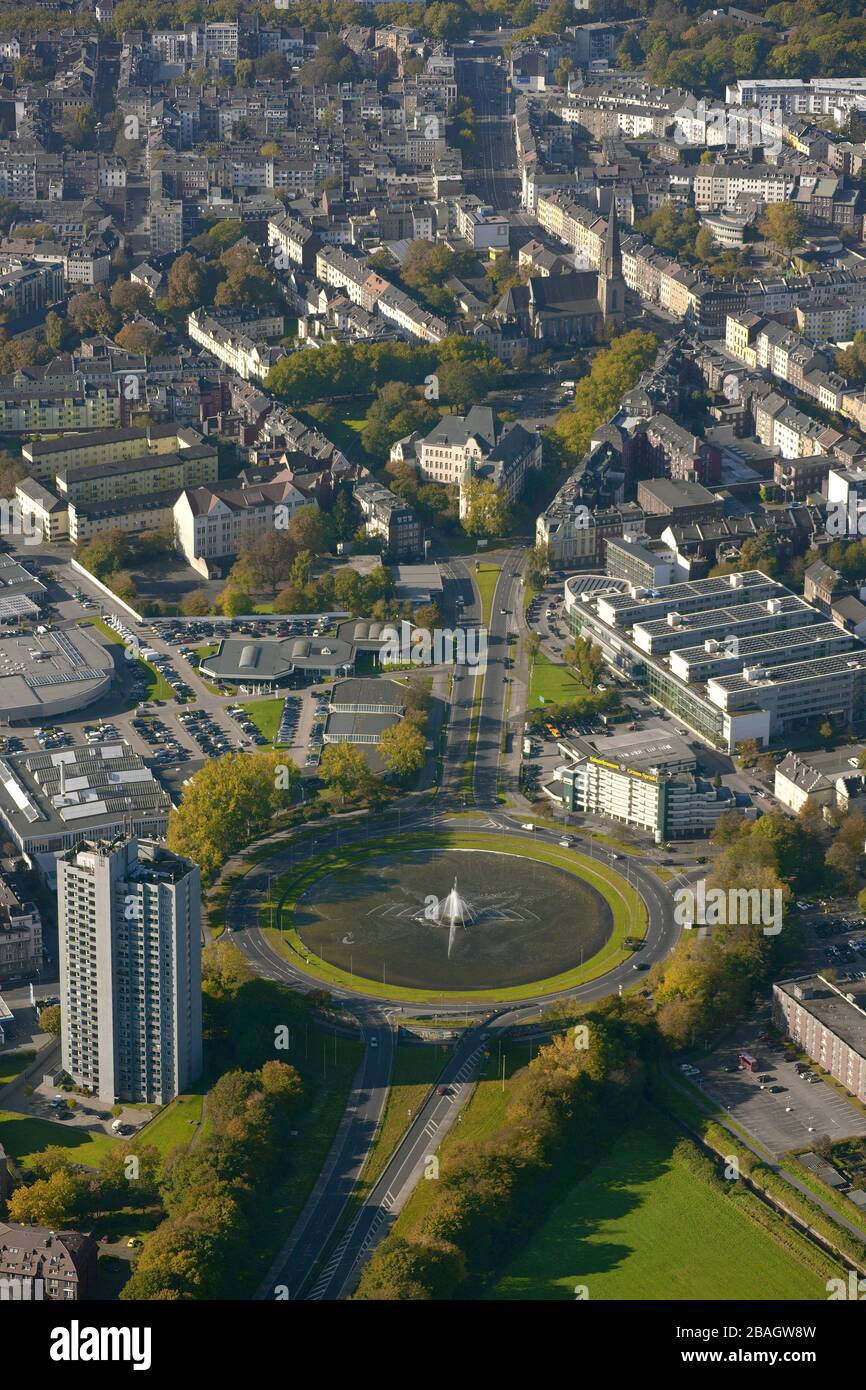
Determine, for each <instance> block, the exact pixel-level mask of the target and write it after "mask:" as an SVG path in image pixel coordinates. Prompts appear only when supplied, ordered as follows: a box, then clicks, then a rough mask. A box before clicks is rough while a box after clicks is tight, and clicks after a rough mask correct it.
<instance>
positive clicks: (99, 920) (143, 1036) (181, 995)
mask: <svg viewBox="0 0 866 1390" xmlns="http://www.w3.org/2000/svg"><path fill="white" fill-rule="evenodd" d="M200 894H201V887H200V880H199V871H198V868H197V866H196V865H195V864H192V863H190V861H189V860H186V859H180V858H178V857H177V856H176V855H174V854H171V853H169V851H168V850H166V849H164V848H162V847H161V846H160V845H158V844H156V843H155V842H153V841H147V840H137V839H135V838H134V837H133V838H128V839H119V840H113V841H82V842H81V843H80V844H78V845H77V846H76V847H75V848H74V849H72V850H69V851H68V852H66V853H65V854H63V855H61V856H60V858H59V859H58V862H57V911H58V932H59V943H60V991H61V1049H62V1058H63V1067H64V1070H66V1071H67V1072H68V1073H69V1075H70V1076H71V1077H72V1078H73V1081H74V1082H75V1083H76V1084H77V1085H80V1086H84V1087H86V1088H87V1089H88V1090H89V1091H90V1092H92V1094H94V1095H96V1096H98V1097H99V1098H100V1099H101V1100H106V1101H110V1102H111V1103H112V1104H113V1103H115V1102H118V1101H128V1102H136V1103H139V1104H150V1105H153V1104H155V1105H165V1104H167V1103H168V1101H170V1100H172V1099H173V1098H174V1097H175V1096H176V1095H178V1094H179V1093H181V1092H182V1091H186V1090H188V1089H189V1088H190V1086H191V1085H192V1084H193V1082H195V1080H196V1079H197V1078H198V1076H199V1074H200V1072H201V1061H202V1027H201V927H200V922H199V916H200Z"/></svg>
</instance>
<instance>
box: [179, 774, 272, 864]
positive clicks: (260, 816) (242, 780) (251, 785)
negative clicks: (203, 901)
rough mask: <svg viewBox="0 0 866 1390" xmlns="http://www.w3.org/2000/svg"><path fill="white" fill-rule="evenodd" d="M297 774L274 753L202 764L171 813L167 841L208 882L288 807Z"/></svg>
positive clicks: (186, 785) (185, 786)
mask: <svg viewBox="0 0 866 1390" xmlns="http://www.w3.org/2000/svg"><path fill="white" fill-rule="evenodd" d="M298 776H299V774H298V770H297V768H296V767H295V766H294V764H293V763H291V762H288V761H286V760H284V759H282V758H280V756H279V755H278V754H277V753H275V752H267V753H248V752H244V753H227V754H225V756H224V757H222V758H219V759H217V760H215V761H214V762H208V763H205V765H204V767H203V768H201V769H200V770H199V771H198V772H197V773H196V774H195V776H194V777H193V778H192V780H191V781H189V782H187V783H186V784H185V785H184V788H183V794H182V796H181V801H180V805H179V806H178V807H177V808H176V809H175V810H173V811H172V813H171V816H170V817H169V823H168V835H167V843H168V846H169V848H170V849H172V850H174V852H175V853H177V854H182V855H186V856H188V857H189V858H190V859H192V860H193V861H194V862H195V863H196V864H198V865H199V867H200V868H201V871H202V874H203V875H204V877H205V878H209V877H210V875H211V874H213V873H214V872H215V871H216V870H217V869H218V868H219V867H220V865H221V864H223V863H224V862H225V860H226V859H228V858H230V857H231V855H232V854H234V853H235V852H236V851H237V850H239V849H240V848H242V846H243V845H245V844H248V843H249V842H250V840H252V839H255V837H256V836H257V835H260V834H261V833H263V832H264V831H265V830H267V829H268V828H269V827H270V824H271V820H272V818H273V816H274V815H275V814H276V813H277V812H278V811H280V810H283V809H285V808H286V807H288V806H289V805H291V802H292V799H293V795H294V790H295V787H296V785H297V781H298Z"/></svg>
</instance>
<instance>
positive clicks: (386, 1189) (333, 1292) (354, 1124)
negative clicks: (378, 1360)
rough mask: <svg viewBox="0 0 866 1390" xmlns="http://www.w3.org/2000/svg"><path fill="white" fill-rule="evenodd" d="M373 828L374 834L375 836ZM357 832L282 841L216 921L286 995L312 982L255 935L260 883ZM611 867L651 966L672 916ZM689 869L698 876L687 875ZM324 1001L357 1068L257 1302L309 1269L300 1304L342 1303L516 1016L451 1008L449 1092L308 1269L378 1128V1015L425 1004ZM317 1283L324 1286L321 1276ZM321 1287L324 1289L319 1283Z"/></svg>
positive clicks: (419, 813)
mask: <svg viewBox="0 0 866 1390" xmlns="http://www.w3.org/2000/svg"><path fill="white" fill-rule="evenodd" d="M449 822H450V823H451V824H453V825H459V826H462V827H464V828H465V827H466V826H467V824H470V823H467V822H466V821H465V820H462V819H461V820H459V821H458V820H456V819H453V818H450V817H449V816H448V815H447V814H440V813H437V811H436V810H435V809H433V808H417V809H415V810H411V811H409V812H408V813H406V814H403V815H401V816H400V817H399V820H398V818H397V817H390V818H389V826H390V825H393V828H399V829H401V830H402V831H404V832H405V831H409V832H412V831H419V832H420V831H424V830H429V829H434V828H440V829H441V828H443V827H446V826H448V824H449ZM378 828H379V827H378V825H377V826H376V827H375V828H374V830H378ZM472 828H473V830H477V831H479V832H480V833H482V834H488V835H496V836H501V835H507V836H509V837H512V836H513V837H522V838H524V839H525V838H526V834H527V832H526V831H524V830H523V829H522V828H521V826H520V825H519V824H516V823H514V821H513V820H512V819H510V817H509V816H508V815H506V814H503V813H501V812H500V811H499V810H498V809H497V810H496V811H490V812H486V811H483V810H482V811H479V819H478V823H477V825H476V824H473V825H472ZM370 833H371V829H370V826H369V824H363V825H354V826H352V827H346V828H341V829H339V830H334V831H329V832H327V833H325V834H322V835H319V836H317V837H316V839H315V841H314V842H313V843H312V844H308V845H307V846H303V845H301V844H298V845H295V844H294V843H292V842H289V843H288V844H283V845H282V846H280V847H279V848H278V849H276V850H275V852H274V855H273V856H272V857H271V858H269V859H268V860H266V861H264V862H262V863H259V864H256V865H255V866H254V867H253V869H252V870H251V871H250V873H249V874H247V875H246V876H245V878H244V879H242V880H241V881H240V882H239V883H238V884H237V885H236V887H235V889H234V891H233V893H232V896H231V898H230V899H229V902H228V905H227V911H226V922H227V926H228V928H229V930H230V931H231V932H232V939H233V940H234V941H235V942H236V943H237V944H238V945H239V946H240V947H241V949H242V950H243V951H244V952H245V954H246V955H247V957H248V958H249V960H250V961H251V963H252V964H253V965H254V966H255V968H256V970H257V971H258V972H259V973H260V974H262V975H264V976H266V977H267V978H270V979H274V980H280V981H282V982H284V983H286V984H290V985H292V987H294V988H299V989H304V990H309V989H312V988H316V987H319V986H318V982H317V981H316V980H314V979H313V978H312V977H310V976H306V975H305V974H304V973H303V970H302V969H300V968H299V967H297V966H294V965H293V964H291V963H290V962H288V961H286V960H284V959H283V958H282V957H281V956H278V955H277V954H276V952H275V951H274V950H273V948H272V947H271V945H270V944H269V942H268V941H267V940H266V938H264V937H263V936H262V934H261V932H260V931H259V926H258V920H259V910H260V906H261V903H262V901H263V900H264V898H265V894H266V893H267V889H268V878H269V875H272V874H278V873H281V872H283V871H284V870H285V869H286V868H287V867H289V865H291V864H293V863H300V862H301V861H302V859H303V857H305V856H306V854H308V853H316V854H317V853H321V852H323V851H325V850H328V849H335V848H337V847H338V845H339V844H342V845H345V844H347V843H363V841H364V839H365V838H366V837H368V836H369V834H370ZM533 838H534V839H536V840H541V841H542V842H544V843H546V844H548V845H554V844H555V843H556V840H557V838H558V831H554V830H547V829H544V828H542V829H538V830H536V831H535V832H534V834H533ZM589 851H590V853H591V854H592V857H593V858H594V859H598V860H599V861H600V862H601V863H603V864H606V865H612V864H613V860H612V858H611V855H610V854H609V853H608V852H607V851H606V850H605V849H602V848H599V847H597V846H593V845H592V843H591V842H590V845H589ZM614 867H615V868H616V869H617V870H618V871H619V872H621V873H624V874H625V875H626V877H627V878H628V880H629V882H631V883H632V884H633V885H634V886H635V887H637V888H638V889H639V891H640V893H641V894H642V896H643V897H644V900H645V901H646V903H647V906H648V916H649V930H648V934H647V942H646V945H645V947H644V950H643V951H642V952H641V961H642V962H643V963H645V964H646V965H651V964H652V963H653V962H654V961H656V960H661V959H663V958H664V957H665V956H666V955H667V954H668V952H669V951H670V950H671V948H672V947H673V945H674V943H675V941H676V939H677V936H678V932H679V928H678V927H677V925H676V923H675V922H674V919H673V901H672V898H671V895H670V892H669V891H668V888H667V887H666V886H664V885H663V884H662V883H661V882H660V880H659V879H658V878H657V877H656V876H655V875H654V874H652V873H651V872H650V871H649V870H647V869H645V868H643V866H642V865H640V864H638V863H637V862H635V861H634V860H626V861H624V862H623V861H619V862H617V863H616V864H615V865H614ZM698 872H700V871H698ZM634 981H635V975H634V973H633V971H632V968H631V965H630V963H629V962H628V961H625V962H623V963H622V964H621V965H619V966H617V967H616V968H615V969H614V970H611V971H609V972H608V973H607V974H606V975H604V976H603V977H601V978H600V979H597V980H593V981H590V982H588V983H587V984H584V985H578V986H576V987H575V988H574V989H571V990H568V991H561V992H559V993H556V994H549V995H546V996H542V997H540V998H539V999H537V1000H535V1001H532V1002H531V1003H530V1002H527V1004H526V1005H524V1006H522V1009H523V1010H524V1011H525V1010H527V1009H533V1010H535V1009H537V1008H538V1007H539V1005H542V1006H543V1004H545V1003H548V1002H552V1001H553V1000H554V999H555V998H562V997H571V998H575V999H580V1000H582V1001H585V1002H592V1001H593V1000H596V999H599V998H603V997H605V996H607V995H610V994H612V993H615V992H616V991H617V990H618V989H624V988H627V987H628V986H629V985H633V984H634ZM332 993H334V994H336V995H339V996H341V998H342V999H343V1001H344V1004H345V1007H346V1009H347V1011H348V1012H349V1013H351V1014H353V1015H354V1016H355V1017H356V1018H357V1019H358V1022H359V1025H360V1028H361V1033H362V1037H363V1038H364V1041H365V1043H366V1047H365V1056H364V1062H363V1064H362V1067H361V1069H360V1070H359V1074H358V1076H357V1077H356V1079H355V1083H354V1085H353V1089H352V1094H351V1096H350V1099H349V1104H348V1107H347V1111H346V1115H345V1116H344V1119H343V1123H342V1124H341V1127H340V1130H339V1132H338V1134H337V1136H336V1138H335V1141H334V1144H333V1146H332V1149H331V1153H330V1155H329V1158H328V1161H327V1163H326V1165H325V1167H324V1169H323V1171H322V1174H321V1176H320V1179H319V1182H318V1183H317V1185H316V1188H315V1190H314V1192H313V1193H312V1194H311V1196H310V1199H309V1201H308V1203H307V1206H306V1208H305V1210H304V1213H303V1215H302V1217H301V1219H300V1221H299V1222H298V1223H297V1225H296V1227H295V1229H294V1230H293V1232H292V1233H291V1236H290V1239H289V1241H288V1243H287V1245H286V1246H285V1247H284V1250H283V1251H282V1252H281V1258H280V1260H279V1261H277V1262H276V1264H275V1267H274V1269H273V1270H272V1271H271V1272H270V1273H269V1275H268V1278H267V1280H266V1282H265V1284H264V1285H263V1286H262V1291H261V1293H260V1296H261V1297H263V1298H270V1297H274V1296H275V1295H274V1290H275V1288H276V1287H277V1286H285V1287H286V1288H288V1290H289V1291H290V1292H292V1291H295V1292H297V1291H298V1290H299V1289H304V1288H306V1287H307V1286H308V1284H309V1280H310V1278H311V1277H313V1276H314V1275H315V1274H316V1273H317V1271H318V1272H319V1276H320V1277H319V1280H318V1281H317V1282H316V1283H315V1284H314V1285H313V1288H312V1294H311V1296H313V1297H315V1298H336V1297H345V1296H346V1295H345V1291H346V1289H347V1288H348V1287H349V1286H350V1284H351V1281H352V1279H353V1278H354V1277H355V1272H356V1269H357V1263H358V1260H359V1259H360V1258H361V1256H362V1255H364V1254H366V1253H367V1252H368V1251H369V1250H371V1249H372V1247H373V1244H374V1242H375V1241H376V1240H378V1239H379V1238H381V1236H382V1235H383V1234H384V1233H385V1231H386V1229H387V1222H388V1220H389V1219H390V1216H391V1214H392V1213H393V1214H396V1212H397V1211H398V1210H399V1207H400V1205H401V1203H402V1201H403V1200H405V1198H406V1196H408V1193H409V1192H410V1191H411V1188H412V1186H414V1183H415V1182H416V1181H417V1180H418V1177H419V1174H420V1171H421V1169H422V1168H423V1163H424V1160H425V1159H426V1158H428V1157H430V1156H433V1155H435V1153H436V1149H437V1147H438V1145H439V1143H440V1141H441V1139H442V1138H443V1136H444V1135H445V1134H446V1133H447V1130H448V1127H449V1126H450V1124H452V1123H454V1122H455V1120H456V1118H457V1116H458V1115H459V1113H460V1110H461V1108H462V1106H463V1105H464V1104H465V1102H466V1100H467V1099H468V1097H469V1095H470V1093H471V1084H470V1083H471V1081H472V1078H473V1076H474V1072H475V1069H476V1068H477V1065H478V1062H479V1061H480V1057H481V1054H482V1051H483V1045H482V1043H483V1038H482V1034H483V1033H485V1032H488V1031H489V1030H490V1029H491V1028H493V1029H497V1028H504V1027H507V1026H510V1025H511V1023H513V1022H514V1021H515V1019H516V1018H517V1017H518V1016H519V1014H520V1012H521V1008H517V1009H515V1008H513V1007H511V1008H509V1009H508V1010H507V1012H506V1013H503V1014H501V1015H500V1016H499V1019H498V1020H495V1021H493V1022H491V1020H490V1013H491V1006H490V1004H489V1003H488V1002H479V1003H477V1004H472V1003H471V1002H470V1003H469V1004H468V1005H465V1006H461V1009H462V1010H464V1009H465V1013H466V1014H467V1016H468V1017H469V1018H472V1019H473V1021H474V1022H473V1026H472V1027H471V1028H469V1029H468V1030H467V1032H466V1034H465V1035H464V1037H463V1039H462V1040H461V1043H460V1046H459V1048H458V1051H457V1053H456V1054H455V1057H454V1058H453V1059H452V1062H451V1063H449V1066H448V1069H447V1071H446V1072H445V1075H444V1076H443V1078H442V1080H443V1084H451V1083H453V1087H454V1088H453V1090H452V1092H451V1094H449V1095H447V1096H444V1097H442V1096H439V1095H437V1094H436V1093H435V1092H434V1093H432V1094H431V1096H430V1097H429V1098H428V1101H427V1103H426V1104H425V1106H424V1107H422V1110H421V1112H420V1113H419V1115H418V1116H417V1117H416V1118H415V1120H414V1121H413V1123H412V1126H411V1128H410V1129H409V1131H408V1132H407V1134H406V1136H405V1137H404V1139H403V1141H402V1143H401V1144H400V1146H399V1148H398V1150H397V1152H396V1153H395V1155H394V1157H393V1158H392V1160H391V1161H390V1163H389V1165H388V1168H387V1169H386V1171H385V1174H384V1175H383V1178H382V1179H380V1180H379V1181H378V1182H377V1183H376V1185H375V1187H374V1188H373V1190H372V1191H371V1193H370V1194H369V1195H368V1197H367V1199H366V1201H365V1203H364V1206H363V1208H362V1210H361V1212H360V1213H359V1215H358V1216H357V1217H356V1218H355V1221H354V1222H353V1225H352V1226H351V1227H350V1229H349V1232H347V1234H346V1236H344V1238H343V1241H342V1242H341V1244H340V1245H339V1246H338V1247H337V1249H336V1250H335V1251H334V1252H333V1253H331V1255H330V1258H329V1260H328V1264H327V1265H326V1266H325V1267H324V1269H320V1265H321V1260H322V1258H323V1257H324V1256H325V1254H326V1252H327V1250H328V1246H329V1243H330V1241H331V1238H332V1235H333V1232H334V1230H335V1228H336V1226H337V1224H338V1222H339V1220H340V1217H341V1215H342V1214H343V1211H344V1210H345V1206H346V1202H347V1200H348V1198H349V1195H350V1193H351V1191H352V1188H353V1186H354V1184H355V1181H356V1180H357V1177H358V1174H359V1172H360V1170H361V1167H362V1166H363V1161H364V1158H365V1156H366V1153H367V1151H368V1150H369V1147H370V1146H371V1144H372V1141H373V1139H374V1137H375V1133H376V1127H377V1125H378V1122H379V1119H380V1118H381V1116H382V1114H383V1113H384V1108H385V1104H386V1101H387V1095H388V1088H389V1083H390V1067H391V1056H390V1048H391V1046H392V1035H391V1023H390V1017H389V1016H392V1015H393V1013H394V1011H395V1010H397V1009H399V1010H400V1011H401V1013H404V1014H405V1015H406V1016H411V1014H412V1013H413V1012H419V1013H423V1012H425V1011H426V1009H427V1008H428V1007H429V1006H424V1005H417V1006H414V1007H413V1006H407V1005H405V1004H404V1003H403V1002H402V1001H399V1000H389V999H383V1000H381V1001H378V1002H375V1001H372V1002H371V1001H370V1000H368V999H366V998H362V997H357V996H354V997H353V996H352V995H351V994H350V992H349V991H348V990H345V989H340V988H336V987H335V988H334V989H333V990H332ZM325 1276H326V1277H325ZM323 1278H324V1282H322V1280H323Z"/></svg>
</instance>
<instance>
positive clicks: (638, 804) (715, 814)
mask: <svg viewBox="0 0 866 1390" xmlns="http://www.w3.org/2000/svg"><path fill="white" fill-rule="evenodd" d="M559 749H560V752H561V753H562V754H563V755H564V757H565V759H566V761H565V762H564V763H563V764H562V765H561V766H560V767H558V768H556V769H555V771H554V774H553V780H552V781H551V782H550V783H548V785H547V786H546V787H545V788H544V791H545V793H546V794H547V795H548V796H549V797H550V798H551V799H552V800H555V801H559V802H560V803H561V804H562V805H563V806H564V807H566V809H567V810H569V811H581V812H584V813H587V814H591V815H600V816H605V817H606V818H607V819H609V820H616V821H620V822H621V823H622V824H623V825H629V826H632V827H634V828H635V829H638V830H645V831H648V832H649V833H650V834H651V835H652V836H653V838H654V839H655V841H656V843H662V842H663V841H665V840H682V839H692V838H693V837H695V836H698V835H705V834H709V832H710V831H711V830H712V828H713V826H714V825H715V824H716V822H717V821H718V819H719V817H720V816H723V815H725V814H726V812H728V811H734V810H742V811H744V812H747V813H748V814H751V815H754V814H755V811H754V808H753V807H752V804H751V801H750V799H749V798H748V797H747V796H745V795H743V794H742V793H736V792H733V791H731V789H730V788H728V787H715V786H713V784H712V782H710V781H709V780H707V779H705V778H702V777H698V776H696V775H695V768H696V766H697V759H696V757H695V754H694V752H693V750H692V749H691V747H690V746H689V744H688V743H687V742H686V740H685V739H683V738H681V737H680V736H679V735H678V734H668V733H647V732H641V733H631V734H616V735H614V736H613V737H612V738H593V739H590V738H573V739H563V740H562V741H561V742H560V744H559Z"/></svg>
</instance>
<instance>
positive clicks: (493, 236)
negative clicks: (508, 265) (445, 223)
mask: <svg viewBox="0 0 866 1390" xmlns="http://www.w3.org/2000/svg"><path fill="white" fill-rule="evenodd" d="M454 217H455V221H456V224H457V232H458V235H459V236H462V237H464V238H465V239H466V241H468V242H469V245H470V246H471V247H472V249H473V251H507V250H508V233H509V227H510V223H509V219H508V218H507V217H506V216H505V215H504V214H503V213H501V212H497V211H496V209H495V208H492V207H490V206H489V205H487V204H485V203H482V201H481V199H480V198H476V197H475V196H474V194H473V195H469V194H467V196H466V197H464V198H460V199H458V200H457V203H456V205H455V208H454Z"/></svg>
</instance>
